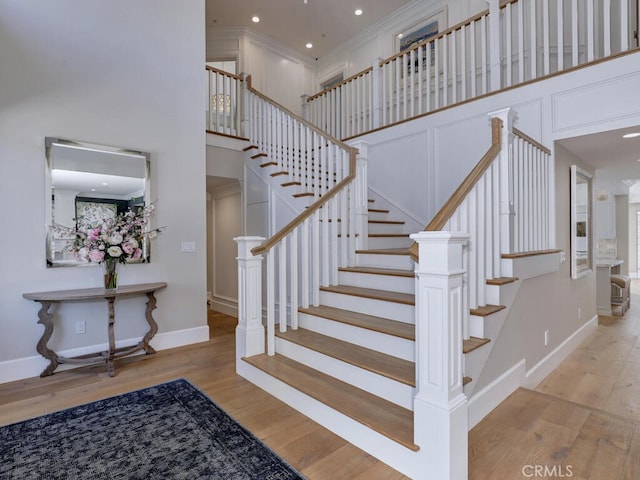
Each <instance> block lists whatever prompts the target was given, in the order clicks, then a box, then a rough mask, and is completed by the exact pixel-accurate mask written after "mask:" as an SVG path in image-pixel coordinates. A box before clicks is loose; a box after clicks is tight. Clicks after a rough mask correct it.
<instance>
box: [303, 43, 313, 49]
mask: <svg viewBox="0 0 640 480" xmlns="http://www.w3.org/2000/svg"><path fill="white" fill-rule="evenodd" d="M305 47H307V48H313V43H307V44H306V45H305Z"/></svg>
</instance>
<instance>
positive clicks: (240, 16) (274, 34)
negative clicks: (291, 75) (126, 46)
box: [206, 0, 411, 58]
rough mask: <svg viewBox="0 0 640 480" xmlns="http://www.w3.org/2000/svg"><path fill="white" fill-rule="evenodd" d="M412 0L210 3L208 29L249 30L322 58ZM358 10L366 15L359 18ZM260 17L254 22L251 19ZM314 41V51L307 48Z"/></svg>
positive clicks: (220, 0) (210, 0)
mask: <svg viewBox="0 0 640 480" xmlns="http://www.w3.org/2000/svg"><path fill="white" fill-rule="evenodd" d="M410 1H411V0H307V1H306V3H305V0H206V21H207V27H248V28H250V29H251V30H253V31H255V32H258V33H260V34H262V35H266V36H268V37H271V38H273V39H274V40H276V41H277V42H278V43H280V44H281V45H284V46H286V47H289V48H290V49H292V50H294V51H297V52H299V53H301V54H303V55H306V56H310V57H315V58H320V57H323V56H324V55H326V54H327V53H328V52H330V51H331V50H333V49H335V48H336V47H337V46H339V45H340V44H342V43H344V42H345V41H347V40H349V39H350V38H352V37H354V36H355V35H356V34H358V33H359V32H361V31H362V30H364V29H366V28H368V27H370V26H372V25H374V24H376V23H377V22H379V21H380V20H382V19H383V18H385V17H386V16H388V15H389V14H391V13H392V12H394V11H396V10H398V9H399V8H400V7H402V6H404V5H405V4H407V3H409V2H410ZM356 9H362V10H363V12H364V13H363V14H362V15H360V16H356V15H355V14H354V12H355V10H356ZM254 15H255V16H258V17H260V22H259V23H253V22H252V21H251V17H253V16H254ZM308 42H310V43H312V44H313V48H311V49H307V48H306V47H305V45H306V44H307V43H308Z"/></svg>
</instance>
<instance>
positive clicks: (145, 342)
mask: <svg viewBox="0 0 640 480" xmlns="http://www.w3.org/2000/svg"><path fill="white" fill-rule="evenodd" d="M147 298H148V299H149V301H148V302H147V309H146V310H145V312H144V316H145V318H146V319H147V323H148V324H149V331H148V332H147V333H146V335H145V336H144V338H143V339H142V348H144V351H145V352H146V353H147V355H149V354H150V353H156V351H155V350H154V349H153V347H152V346H151V345H149V342H150V341H151V339H152V338H153V336H154V335H155V334H156V333H157V332H158V324H157V323H156V321H155V320H154V319H153V315H151V312H153V310H154V309H155V308H156V297H155V295H154V294H153V292H148V293H147Z"/></svg>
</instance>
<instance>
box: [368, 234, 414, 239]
mask: <svg viewBox="0 0 640 480" xmlns="http://www.w3.org/2000/svg"><path fill="white" fill-rule="evenodd" d="M368 236H369V238H394V237H402V238H409V234H408V233H370V234H369V235H368Z"/></svg>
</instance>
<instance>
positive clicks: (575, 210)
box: [571, 165, 593, 278]
mask: <svg viewBox="0 0 640 480" xmlns="http://www.w3.org/2000/svg"><path fill="white" fill-rule="evenodd" d="M592 230H593V229H592V226H591V174H590V173H589V172H587V171H585V170H583V169H581V168H579V167H578V166H576V165H572V166H571V277H572V278H579V277H582V276H584V275H587V274H588V273H589V272H591V270H592V257H593V252H592V246H591V243H592V242H591V239H592V235H591V232H592Z"/></svg>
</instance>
